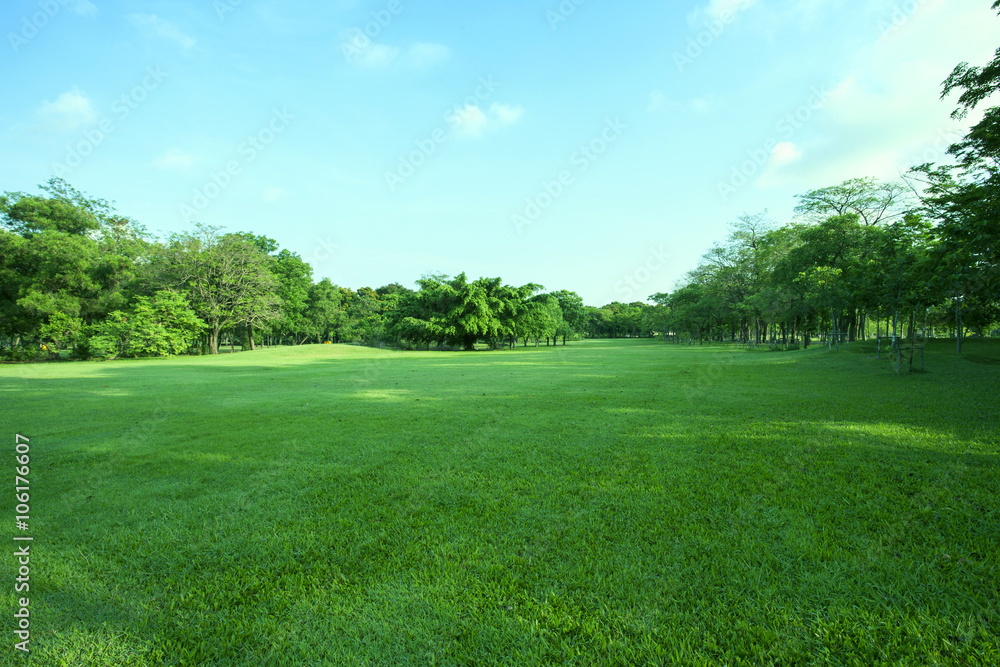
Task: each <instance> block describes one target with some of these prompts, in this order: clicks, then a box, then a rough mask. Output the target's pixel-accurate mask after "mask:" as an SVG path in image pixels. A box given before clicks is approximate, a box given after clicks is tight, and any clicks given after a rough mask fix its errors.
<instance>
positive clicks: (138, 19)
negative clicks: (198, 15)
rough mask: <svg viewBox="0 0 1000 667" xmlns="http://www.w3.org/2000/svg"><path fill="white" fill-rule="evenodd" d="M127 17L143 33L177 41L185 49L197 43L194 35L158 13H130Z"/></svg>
mask: <svg viewBox="0 0 1000 667" xmlns="http://www.w3.org/2000/svg"><path fill="white" fill-rule="evenodd" d="M127 18H128V20H129V22H130V23H131V24H132V25H134V26H135V27H136V28H138V29H139V30H141V31H142V32H143V33H145V34H147V35H155V36H157V37H161V38H163V39H168V40H171V41H173V42H176V43H177V44H178V45H179V46H180V47H181V48H182V49H184V50H185V51H187V50H188V49H190V48H191V47H193V46H194V45H195V43H196V40H195V39H194V38H193V37H189V36H188V35H185V34H184V33H182V32H181V31H180V30H179V29H178V28H177V26H175V25H174V24H173V23H171V22H170V21H167V20H165V19H161V18H160V17H159V16H157V15H156V14H129V15H128V17H127Z"/></svg>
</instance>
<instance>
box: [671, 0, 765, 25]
mask: <svg viewBox="0 0 1000 667" xmlns="http://www.w3.org/2000/svg"><path fill="white" fill-rule="evenodd" d="M756 4H757V0H709V3H708V4H707V5H706V6H704V7H700V8H698V9H697V10H695V12H694V13H693V14H691V15H690V16H689V17H688V19H689V21H690V23H691V24H692V25H700V24H703V23H715V22H722V23H723V24H728V23H731V22H732V21H733V19H734V18H735V17H736V16H737V15H738V14H739V13H740V12H745V11H746V10H748V9H750V8H751V7H753V6H754V5H756Z"/></svg>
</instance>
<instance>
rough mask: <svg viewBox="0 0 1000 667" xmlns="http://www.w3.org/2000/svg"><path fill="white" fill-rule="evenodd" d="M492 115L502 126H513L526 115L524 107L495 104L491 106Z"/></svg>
mask: <svg viewBox="0 0 1000 667" xmlns="http://www.w3.org/2000/svg"><path fill="white" fill-rule="evenodd" d="M490 115H491V116H492V117H493V118H495V119H496V120H497V122H498V123H500V124H501V125H513V124H514V123H516V122H517V121H519V120H521V116H523V115H524V107H522V106H520V105H516V106H512V105H509V104H497V103H494V104H491V105H490Z"/></svg>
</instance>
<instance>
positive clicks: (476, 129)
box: [448, 103, 524, 138]
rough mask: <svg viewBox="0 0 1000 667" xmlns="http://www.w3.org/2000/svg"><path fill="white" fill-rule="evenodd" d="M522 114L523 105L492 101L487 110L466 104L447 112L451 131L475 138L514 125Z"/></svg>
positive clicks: (461, 135)
mask: <svg viewBox="0 0 1000 667" xmlns="http://www.w3.org/2000/svg"><path fill="white" fill-rule="evenodd" d="M522 116H524V107H522V106H520V105H514V104H499V103H493V104H491V105H490V108H489V110H488V111H483V110H482V109H480V108H479V107H478V106H476V105H475V104H466V105H465V106H463V107H459V108H457V109H455V110H454V111H453V112H452V113H450V114H449V116H448V120H449V122H450V123H451V124H452V131H453V132H454V133H455V135H457V136H459V137H466V138H477V137H481V136H482V135H483V133H484V132H495V131H497V130H499V129H500V128H502V127H507V126H509V125H514V124H515V123H517V122H518V121H520V120H521V117H522Z"/></svg>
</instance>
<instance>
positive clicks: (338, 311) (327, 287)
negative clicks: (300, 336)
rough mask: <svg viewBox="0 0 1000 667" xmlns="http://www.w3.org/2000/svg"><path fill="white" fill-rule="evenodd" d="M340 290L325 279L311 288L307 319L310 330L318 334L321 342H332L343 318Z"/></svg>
mask: <svg viewBox="0 0 1000 667" xmlns="http://www.w3.org/2000/svg"><path fill="white" fill-rule="evenodd" d="M341 301H342V295H341V292H340V288H338V287H337V286H336V285H334V284H333V283H332V282H330V279H329V278H324V279H323V280H321V281H319V282H318V283H316V284H315V285H313V286H312V287H310V288H309V305H308V308H307V309H306V317H307V318H308V320H309V322H310V324H311V326H310V328H311V329H312V330H313V331H315V332H316V333H317V336H318V337H319V339H320V340H319V342H321V343H323V342H326V341H332V340H333V338H332V336H333V331H334V329H336V327H337V325H338V324H339V322H340V318H341V317H342V314H343V310H342V308H341Z"/></svg>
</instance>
